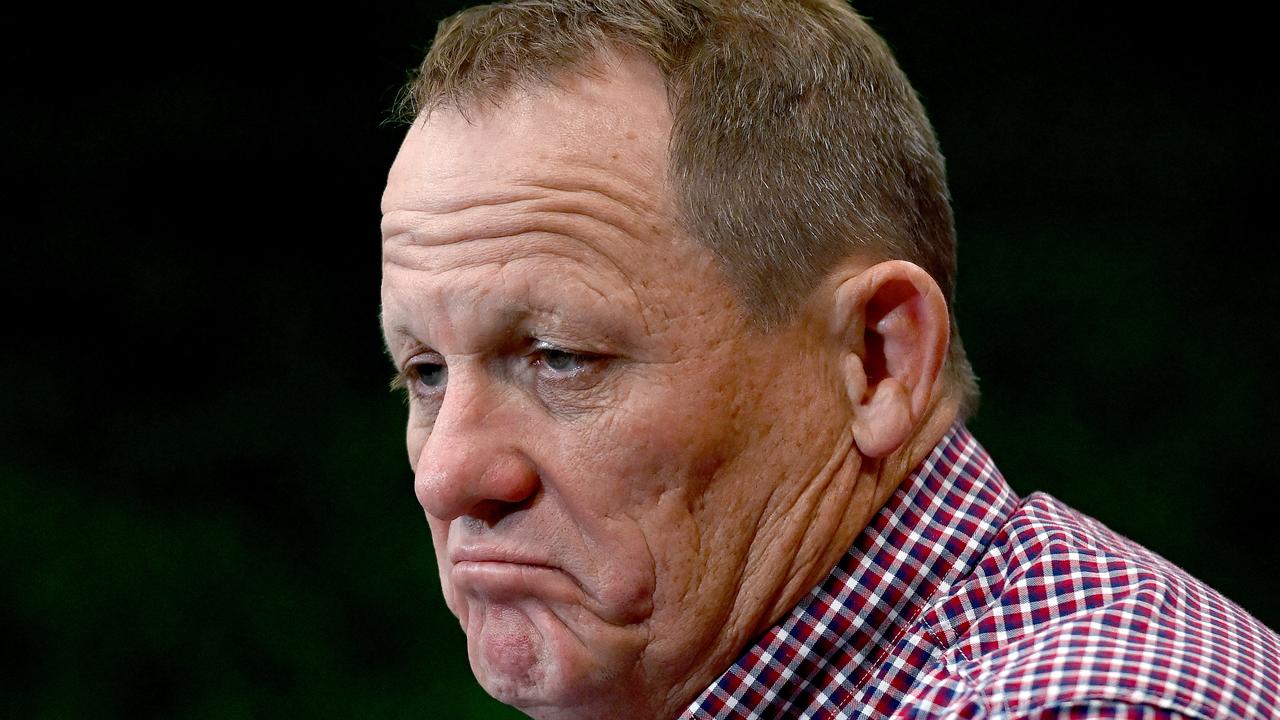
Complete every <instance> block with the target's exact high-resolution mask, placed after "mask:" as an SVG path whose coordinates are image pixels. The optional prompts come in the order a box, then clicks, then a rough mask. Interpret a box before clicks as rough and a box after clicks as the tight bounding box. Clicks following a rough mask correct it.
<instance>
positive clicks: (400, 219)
mask: <svg viewBox="0 0 1280 720" xmlns="http://www.w3.org/2000/svg"><path fill="white" fill-rule="evenodd" d="M411 102H412V109H413V111H414V114H415V116H416V120H415V121H414V123H413V126H412V127H411V128H410V130H409V132H408V134H407V136H406V138H405V141H404V144H403V146H402V148H401V151H400V154H399V156H398V157H397V159H396V161H395V164H394V166H393V167H392V169H391V172H390V176H389V179H388V185H387V189H386V193H385V195H384V198H383V212H384V216H383V238H384V240H383V261H384V262H383V268H384V276H383V293H382V301H383V323H384V331H385V334H386V339H387V345H388V348H389V351H390V353H391V355H392V357H393V359H394V361H395V363H396V365H397V368H398V369H399V380H400V382H401V383H402V384H403V385H404V387H405V388H406V389H407V391H408V394H409V397H410V414H409V426H408V437H407V440H408V449H409V460H410V463H411V465H412V466H413V468H414V472H415V490H416V493H417V496H418V499H419V501H420V502H421V504H422V506H423V509H424V510H425V512H426V515H427V520H428V523H429V525H430V527H431V531H432V537H433V541H434V544H435V549H436V554H437V559H438V562H439V570H440V579H441V585H442V587H443V590H444V595H445V599H446V601H447V603H448V605H449V607H450V609H451V610H452V611H453V612H454V613H455V614H456V615H457V616H458V619H459V621H460V622H461V624H462V627H463V629H464V630H465V632H466V635H467V641H468V651H469V657H470V661H471V666H472V669H473V671H474V672H475V674H476V676H477V678H478V679H479V681H480V683H481V684H482V685H483V686H484V687H485V689H486V690H487V691H489V692H490V693H491V694H492V695H494V696H495V697H497V698H498V699H500V700H502V701H504V702H507V703H510V704H512V705H515V706H516V707H519V708H521V709H522V710H524V711H525V712H527V713H528V714H530V715H532V716H534V717H539V718H605V717H608V718H613V717H618V718H671V717H685V718H694V717H697V718H702V717H762V718H772V717H822V718H827V717H855V716H857V717H1073V718H1075V717H1100V718H1101V717H1143V718H1170V717H1182V716H1186V717H1200V718H1217V717H1263V716H1264V715H1266V714H1268V713H1272V712H1274V711H1273V708H1274V707H1275V704H1276V702H1277V700H1278V699H1280V696H1278V693H1277V686H1278V683H1277V678H1278V677H1280V671H1278V670H1277V667H1278V666H1280V642H1278V641H1277V638H1276V637H1275V636H1274V635H1273V634H1272V633H1271V632H1270V631H1269V630H1267V629H1266V628H1265V627H1263V626H1262V625H1261V624H1259V623H1258V622H1257V621H1256V620H1254V619H1253V618H1251V617H1249V616H1248V615H1247V614H1246V613H1244V612H1243V611H1242V610H1240V609H1239V608H1238V607H1236V606H1234V605H1232V604H1231V603H1230V602H1229V601H1226V600H1224V599H1223V598H1221V597H1220V596H1219V595H1217V594H1216V593H1215V592H1214V591H1212V590H1210V589H1208V588H1206V587H1204V586H1203V585H1201V584H1199V583H1197V582H1196V581H1195V580H1193V579H1191V578H1189V577H1187V576H1186V575H1185V574H1183V573H1182V572H1181V571H1179V570H1178V569H1177V568H1174V567H1172V566H1170V565H1169V564H1168V563H1166V562H1165V561H1163V560H1161V559H1160V558H1158V557H1157V556H1155V555H1153V554H1151V553H1150V552H1148V551H1146V550H1144V549H1142V548H1140V547H1138V546H1136V545H1134V544H1132V543H1130V542H1129V541H1127V540H1125V539H1123V538H1121V537H1119V536H1117V535H1115V534H1114V533H1112V532H1110V531H1109V530H1107V529H1106V528H1104V527H1102V526H1101V525H1099V524H1097V523H1096V522H1095V521H1092V520H1090V519H1088V518H1086V517H1084V516H1081V515H1079V514H1078V513H1076V512H1074V511H1072V510H1070V509H1069V508H1067V507H1065V506H1063V505H1061V504H1060V503H1058V502H1057V501H1055V500H1053V499H1052V498H1050V497H1048V496H1044V495H1032V496H1031V497H1029V498H1026V499H1021V500H1020V499H1019V498H1018V497H1016V496H1015V495H1014V493H1013V492H1012V491H1011V490H1010V488H1009V486H1008V485H1007V484H1006V483H1005V482H1004V480H1003V478H1001V476H1000V474H999V472H998V471H997V470H996V468H995V466H994V464H993V463H992V461H991V460H990V458H989V457H988V456H987V455H986V453H985V452H984V451H983V449H982V448H981V446H979V445H978V443H977V442H976V441H975V440H974V438H973V437H972V436H971V435H970V434H969V433H968V431H967V430H966V429H965V427H964V424H963V422H964V419H965V418H966V417H967V416H968V414H969V413H970V412H971V411H972V409H973V407H974V405H975V403H976V387H975V384H974V381H973V375H972V373H971V371H970V370H969V367H968V364H967V362H966V360H965V358H964V351H963V348H962V346H961V344H960V341H959V336H958V334H957V331H956V326H955V322H954V318H953V317H952V315H951V313H950V310H949V299H950V298H951V297H952V285H953V279H954V274H955V260H954V253H955V250H954V231H953V228H952V221H951V214H950V209H949V201H948V196H947V191H946V185H945V180H944V175H943V166H942V160H941V157H940V155H939V154H938V151H937V146H936V142H935V140H934V138H933V134H932V131H931V129H930V128H929V125H928V122H927V120H926V119H925V116H924V113H923V110H922V109H921V107H920V105H919V103H918V101H917V100H916V97H915V95H914V92H913V91H912V89H911V87H910V85H909V84H908V83H907V80H906V78H905V77H904V76H903V75H902V73H901V71H900V70H899V69H898V68H897V66H896V64H895V62H894V61H893V58H892V56H891V55H890V53H889V51H888V50H887V48H886V47H885V45H884V43H883V42H882V41H881V40H880V39H879V38H878V37H877V36H876V35H875V34H874V33H873V32H872V31H871V30H870V29H869V28H868V27H867V26H866V25H865V24H864V23H863V22H862V21H861V20H860V19H859V18H858V17H857V16H856V15H855V14H854V13H853V12H852V10H851V9H850V8H848V7H846V6H845V5H843V4H842V3H840V2H838V0H806V1H804V2H799V1H791V2H787V1H784V0H746V1H743V2H731V1H728V0H726V1H724V2H716V1H712V0H699V1H693V0H633V1H631V2H625V1H623V0H597V1H595V2H587V1H585V0H526V1H523V2H514V3H510V4H507V5H501V6H484V7H478V8H473V9H471V10H468V11H465V12H463V13H461V14H459V15H457V16H455V17H454V18H452V19H450V20H448V21H446V22H444V23H443V24H442V25H441V27H440V30H439V33H438V34H437V37H436V41H435V44H434V46H433V47H432V49H431V51H430V53H429V54H428V56H427V58H426V60H425V61H424V63H423V66H422V69H421V73H420V75H419V77H418V78H417V79H416V80H415V82H414V84H413V86H412V88H411Z"/></svg>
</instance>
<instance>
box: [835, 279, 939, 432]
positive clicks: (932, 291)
mask: <svg viewBox="0 0 1280 720" xmlns="http://www.w3.org/2000/svg"><path fill="white" fill-rule="evenodd" d="M835 294H836V296H835V297H834V298H833V300H834V302H833V303H832V306H831V307H832V309H833V317H832V328H831V329H832V330H833V338H834V339H835V340H836V342H837V344H838V346H839V351H840V352H841V353H842V355H843V358H842V361H841V372H842V373H843V375H844V380H845V390H846V393H847V394H848V400H849V403H850V405H851V407H852V409H853V427H852V430H853V436H854V441H855V442H856V443H857V445H858V449H859V451H860V452H861V453H862V454H863V455H865V456H867V457H886V456H888V455H889V454H890V453H892V452H893V451H894V450H896V449H898V448H899V447H901V445H902V444H903V443H905V442H906V441H907V440H908V439H909V438H910V437H911V435H912V433H913V432H914V431H915V429H916V427H917V426H918V425H919V424H920V423H921V421H922V420H923V419H924V416H925V414H926V412H927V410H928V408H929V405H930V403H931V402H932V400H933V398H934V396H935V395H936V391H937V390H939V389H940V387H939V375H940V372H941V369H942V364H943V361H944V360H945V358H946V352H947V344H948V342H949V340H950V317H949V315H948V310H947V305H946V301H945V300H944V299H943V297H942V291H941V290H940V289H939V288H938V284H937V283H936V282H935V281H934V280H933V278H932V277H930V276H929V274H928V273H926V272H925V271H924V270H923V269H922V268H920V267H919V266H917V265H915V264H912V263H909V262H906V261H902V260H892V261H888V262H882V263H879V264H877V265H874V266H871V267H869V268H866V269H865V270H863V271H862V272H860V273H858V274H857V275H855V276H853V277H850V278H848V279H847V280H845V281H844V282H842V283H841V284H840V285H839V286H838V287H837V289H836V291H835Z"/></svg>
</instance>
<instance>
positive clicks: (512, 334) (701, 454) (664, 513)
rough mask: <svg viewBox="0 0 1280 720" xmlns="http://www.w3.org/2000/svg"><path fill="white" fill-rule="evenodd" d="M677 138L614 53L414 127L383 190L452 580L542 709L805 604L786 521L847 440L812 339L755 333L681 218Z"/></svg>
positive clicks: (481, 637)
mask: <svg viewBox="0 0 1280 720" xmlns="http://www.w3.org/2000/svg"><path fill="white" fill-rule="evenodd" d="M670 127H671V120H670V116H669V114H668V110H667V106H666V99H665V91H664V89H663V86H662V80H661V78H660V77H659V76H658V75H657V72H656V71H655V70H653V69H652V68H651V67H649V66H647V65H644V64H642V63H639V62H633V61H618V62H616V63H615V64H614V65H613V66H611V69H610V70H609V71H608V72H607V73H604V74H603V75H602V76H601V77H598V78H594V79H590V80H588V79H576V78H568V79H566V80H565V81H564V83H563V85H562V86H561V87H559V88H556V89H546V90H543V91H535V92H533V93H523V92H520V93H515V94H513V95H512V96H510V97H508V98H505V99H504V100H503V102H502V103H501V105H500V106H499V107H498V109H484V108H482V109H479V110H477V111H475V112H472V113H467V118H466V119H464V117H463V116H462V115H460V114H459V113H457V112H453V111H438V112H436V113H434V114H432V116H431V117H430V119H429V121H427V122H422V121H419V123H417V124H415V125H414V127H413V128H411V129H410V131H409V133H408V136H407V138H406V139H405V142H404V145H403V147H402V148H401V151H400V154H399V156H398V157H397V159H396V162H395V165H394V166H393V168H392V170H391V173H390V177H389V182H388V185H387V189H386V193H385V195H384V198H383V212H384V217H383V237H384V245H383V272H384V275H383V286H382V303H383V321H384V331H385V333H386V337H387V342H388V346H389V348H390V350H391V353H392V355H393V357H394V361H395V362H396V364H397V366H398V367H400V368H401V369H402V370H403V371H404V374H405V377H406V382H407V384H408V387H409V393H410V412H409V425H408V449H409V460H410V463H411V464H412V466H413V469H414V472H415V489H416V494H417V496H418V500H419V501H420V502H421V504H422V507H423V508H424V510H425V511H426V515H427V520H428V522H429V524H430V526H431V532H432V538H433V541H434V544H435V550H436V556H437V561H438V564H439V571H440V582H441V585H442V587H443V590H444V595H445V598H446V600H447V602H448V604H449V607H450V608H451V609H452V610H453V612H454V613H455V614H456V615H457V616H458V619H459V621H460V622H461V625H462V627H463V629H464V630H465V632H466V634H467V640H468V649H469V656H470V660H471V665H472V669H473V670H474V672H475V674H476V676H477V678H478V679H479V680H480V682H481V684H482V685H484V687H485V688H486V689H487V690H488V691H489V692H490V693H492V694H493V695H494V696H495V697H497V698H499V699H501V700H503V701H505V702H509V703H511V704H514V705H517V706H520V707H523V708H525V709H526V711H528V712H530V713H532V714H535V715H540V716H570V715H574V714H578V715H592V714H595V715H597V716H605V715H609V716H619V717H620V716H625V715H629V714H632V713H641V714H650V713H654V712H658V711H669V710H670V706H671V705H672V704H673V703H675V702H677V701H679V700H680V699H681V698H687V697H688V695H689V694H690V693H692V692H694V691H696V690H697V689H700V687H701V685H702V684H705V683H706V682H709V681H710V680H711V679H714V677H715V675H716V674H718V672H719V670H721V669H723V668H724V667H725V666H727V665H728V664H729V663H730V662H731V661H732V660H733V657H732V654H733V653H734V652H736V649H737V648H739V647H741V645H742V644H743V643H744V642H745V641H747V640H749V639H750V636H751V635H752V634H754V633H756V632H758V631H759V629H760V628H761V627H762V626H764V625H766V624H767V623H768V622H771V621H772V620H773V619H774V618H773V617H763V615H764V614H767V613H772V614H774V615H776V614H777V613H776V607H789V602H787V604H786V605H782V603H781V602H775V601H778V600H779V598H780V597H781V596H782V595H785V593H786V592H791V589H790V588H783V587H782V585H783V583H784V582H785V581H786V578H782V577H780V576H779V575H778V572H779V571H778V570H776V568H775V566H776V565H778V563H777V562H776V560H777V558H776V557H773V556H772V554H773V553H775V552H777V549H776V548H771V547H770V546H769V544H768V539H769V535H770V532H771V529H772V528H774V527H775V526H776V524H777V523H779V522H782V518H783V517H784V516H785V515H786V513H787V511H788V509H789V508H790V507H791V505H793V504H794V502H795V497H794V495H795V493H793V491H792V489H791V487H792V485H793V484H795V485H798V483H790V482H789V481H791V480H792V479H794V478H797V477H801V476H803V477H811V476H813V475H815V474H817V473H819V472H820V470H821V466H822V465H823V464H824V463H825V462H826V461H827V459H828V457H827V455H825V454H823V453H826V452H828V451H829V450H830V448H831V447H832V446H834V445H835V444H836V439H835V435H836V433H838V430H833V429H832V427H831V426H832V424H833V423H831V422H830V419H831V418H833V417H835V416H837V415H838V414H839V412H838V410H837V409H836V407H835V406H834V404H833V400H831V399H829V398H834V397H836V396H837V395H838V394H839V391H838V387H837V386H835V385H833V383H834V382H838V381H836V380H832V378H835V377H836V376H835V375H834V374H832V373H831V372H829V368H827V367H826V365H825V364H824V360H823V359H822V358H823V355H822V353H821V352H819V351H818V349H817V348H816V347H815V346H814V341H812V340H810V339H809V338H810V337H811V336H812V333H810V332H808V330H807V329H806V328H805V327H803V323H797V324H796V325H795V326H793V327H792V328H789V329H784V330H780V331H776V332H772V333H768V334H762V333H758V332H754V331H752V330H751V329H750V326H749V325H748V323H747V321H746V318H745V315H744V313H743V311H742V309H741V308H740V306H739V304H738V301H737V300H736V298H735V295H734V293H733V292H732V291H731V289H730V288H729V286H728V285H727V284H726V281H725V279H724V277H723V276H722V274H721V273H720V271H719V270H718V267H717V265H716V263H715V261H714V259H713V258H712V256H711V254H710V252H709V251H707V250H706V249H705V248H703V247H702V246H700V245H698V244H697V243H696V242H694V241H692V240H690V239H689V238H687V237H686V236H685V235H684V234H683V233H682V232H681V231H680V230H678V229H677V227H676V225H675V223H673V222H672V220H671V217H672V212H671V201H670V198H669V196H668V192H667V190H666V189H665V186H664V173H665V162H666V161H665V155H666V147H667V139H668V136H669V133H670ZM799 408H803V411H801V410H799ZM804 448H809V449H808V450H805V449H804ZM813 448H819V450H818V451H817V452H814V451H813ZM797 492H798V491H797ZM805 588H807V586H805ZM793 601H794V598H792V599H791V600H790V602H793ZM784 602H785V601H784ZM604 708H607V710H606V709H604ZM602 712H603V714H601V713H602Z"/></svg>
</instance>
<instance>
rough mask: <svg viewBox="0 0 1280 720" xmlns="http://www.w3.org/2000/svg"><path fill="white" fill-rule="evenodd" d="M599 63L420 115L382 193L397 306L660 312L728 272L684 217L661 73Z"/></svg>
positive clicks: (638, 65)
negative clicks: (675, 195)
mask: <svg viewBox="0 0 1280 720" xmlns="http://www.w3.org/2000/svg"><path fill="white" fill-rule="evenodd" d="M598 70H599V72H597V73H592V74H591V75H588V76H578V75H574V76H566V77H565V78H563V79H562V81H561V82H560V83H559V84H558V85H556V86H554V87H548V88H541V89H534V90H527V91H517V92H513V93H510V94H509V95H508V96H507V97H505V98H502V100H501V102H500V103H498V104H496V105H493V106H487V107H482V108H479V109H477V110H475V111H470V112H465V113H463V112H457V111H453V110H440V111H437V112H434V113H432V114H431V116H430V117H429V118H427V119H426V120H422V119H420V120H419V121H418V122H416V123H415V124H414V125H413V127H412V128H410V130H409V132H408V134H407V135H406V138H405V141H404V144H403V145H402V147H401V150H400V153H399V155H398V156H397V158H396V161H395V163H394V165H393V166H392V169H391V172H390V173H389V176H388V183H387V188H386V191H385V192H384V194H383V222H382V226H383V227H382V229H383V259H384V263H383V267H384V276H383V303H384V315H392V316H395V315H399V316H401V317H400V318H394V317H393V318H392V320H393V321H395V322H398V323H400V324H403V323H402V322H401V321H402V320H403V316H404V315H414V314H416V315H427V316H439V315H456V314H458V313H464V314H467V313H469V315H470V316H476V315H478V314H485V315H486V318H487V319H488V320H491V321H492V320H493V319H494V318H500V317H510V316H512V315H513V314H519V313H520V312H528V311H537V312H542V313H543V314H546V315H555V314H556V313H557V312H558V311H559V309H558V306H557V303H558V302H559V301H560V300H563V301H564V302H566V303H573V302H577V303H578V307H583V306H591V310H592V312H595V313H596V314H597V315H609V314H612V315H614V316H618V315H620V314H627V313H630V314H631V315H633V316H638V317H640V319H641V321H642V324H645V325H647V324H648V316H651V315H656V316H662V317H671V316H672V314H673V313H674V312H676V307H675V306H678V305H687V304H688V297H687V296H689V295H691V294H696V293H699V292H700V291H703V290H706V288H707V282H708V280H711V279H715V278H718V270H716V269H715V268H714V262H713V260H712V259H711V255H710V253H709V252H708V251H707V250H706V249H705V248H702V247H701V246H700V245H698V244H697V243H695V242H692V241H690V240H689V239H688V238H687V236H686V235H684V234H683V233H682V232H681V231H680V230H679V229H678V227H677V224H676V223H675V222H673V221H672V220H671V217H672V213H671V212H670V210H669V208H670V203H669V198H668V193H667V189H666V186H665V170H666V152H667V142H668V138H669V136H670V130H671V118H670V114H669V111H668V108H667V102H666V94H665V87H664V85H663V81H662V78H661V76H660V75H659V73H658V71H657V70H656V69H655V68H653V67H652V66H651V65H649V64H647V63H644V62H641V61H638V60H629V59H619V58H611V59H609V60H608V61H607V64H605V65H602V66H601V67H600V68H598ZM602 299H604V302H601V300H602ZM664 304H665V305H666V306H667V307H664ZM451 323H452V320H449V324H451Z"/></svg>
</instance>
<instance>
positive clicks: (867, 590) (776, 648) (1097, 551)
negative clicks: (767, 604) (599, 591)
mask: <svg viewBox="0 0 1280 720" xmlns="http://www.w3.org/2000/svg"><path fill="white" fill-rule="evenodd" d="M1278 704H1280V638H1277V637H1276V635H1275V634H1274V633H1272V632H1271V631H1270V630H1268V629H1267V628H1266V627H1265V626H1263V625H1262V624H1261V623H1259V622H1258V621H1257V620H1255V619H1254V618H1253V617H1251V616H1249V615H1248V614H1247V613H1246V612H1244V611H1243V610H1241V609H1240V608H1239V607H1237V606H1236V605H1235V604H1233V603H1232V602H1231V601H1229V600H1226V599H1225V598H1223V597H1222V596H1221V595H1219V594H1218V593H1217V592H1215V591H1213V590H1212V589H1210V588H1208V587H1206V586H1204V585H1203V584H1201V583H1200V582H1198V581H1196V580H1195V579H1193V578H1191V577H1190V576H1188V575H1187V574H1186V573H1185V572H1183V571H1182V570H1180V569H1178V568H1177V567H1174V566H1173V565H1172V564H1170V563H1169V562H1168V561H1167V560H1164V559H1163V558H1161V557H1159V556H1157V555H1155V554H1154V553H1152V552H1151V551H1149V550H1146V549H1144V548H1142V547H1140V546H1139V545H1137V544H1135V543H1133V542H1132V541H1130V540H1127V539H1125V538H1123V537H1121V536H1119V535H1117V534H1116V533H1114V532H1112V531H1111V530H1108V529H1107V528H1106V527H1104V526H1103V525H1102V524H1100V523H1099V522H1098V521H1096V520H1093V519H1092V518H1089V517H1086V516H1084V515H1081V514H1080V513H1078V512H1076V511H1074V510H1072V509H1071V508H1069V507H1067V506H1065V505H1063V504H1062V503H1061V502H1059V501H1057V500H1055V499H1054V498H1052V497H1050V496H1048V495H1045V494H1042V493H1035V494H1033V495H1031V496H1029V497H1027V498H1026V499H1024V500H1019V498H1018V497H1017V495H1015V494H1014V492H1013V491H1012V490H1011V489H1010V488H1009V486H1008V484H1006V483H1005V481H1004V478H1003V477H1001V475H1000V473H999V471H998V470H996V467H995V465H994V464H993V463H992V461H991V458H990V457H989V456H988V455H987V453H986V451H985V450H983V449H982V447H981V446H980V445H979V444H978V443H977V441H976V440H974V439H973V436H972V435H970V434H969V432H968V431H967V430H966V429H965V428H964V427H963V426H962V425H959V424H957V425H956V426H954V427H952V428H951V430H950V431H949V432H948V433H947V436H946V437H945V438H943V440H942V441H941V442H940V443H938V446H937V447H935V448H934V449H933V452H932V453H931V454H930V455H929V457H928V458H927V459H926V460H925V461H924V463H923V464H922V465H921V467H920V468H918V469H917V470H916V471H915V472H914V473H913V474H912V475H911V476H910V477H909V478H908V479H906V480H905V481H904V482H903V483H902V485H901V487H899V488H898V490H897V492H896V493H895V494H894V495H893V498H892V499H891V500H890V501H889V502H888V503H887V504H886V505H885V507H884V508H883V509H881V510H880V512H879V513H878V514H877V515H876V517H875V518H874V519H873V520H872V522H871V524H870V525H869V526H868V527H867V529H866V530H864V531H863V532H862V534H861V535H860V536H859V537H858V539H857V540H856V541H855V542H854V545H853V547H852V548H851V549H850V550H849V552H848V553H846V554H845V555H844V557H843V558H842V559H841V560H840V562H839V564H838V565H837V566H836V568H835V569H834V570H832V571H831V574H830V575H829V576H828V577H827V579H826V580H824V581H823V582H822V583H821V584H820V585H819V586H818V587H816V588H814V589H813V591H812V592H810V593H809V595H808V596H807V597H805V599H804V600H802V601H801V602H800V603H799V604H798V605H797V606H796V607H795V609H793V610H792V611H791V613H790V614H789V615H787V616H786V617H784V618H783V619H782V620H781V621H779V623H778V624H777V625H776V626H774V627H773V628H772V629H770V630H769V631H767V632H766V633H765V634H764V635H763V637H761V638H760V639H759V640H758V641H757V642H756V643H755V644H754V645H752V646H751V647H750V648H748V649H747V651H746V652H745V653H744V654H743V655H742V656H741V658H739V660H738V661H737V662H736V663H735V664H734V665H733V667H731V668H729V669H728V670H727V671H725V673H724V674H723V675H721V676H720V678H719V679H717V680H716V681H715V682H714V683H712V685H711V686H710V687H708V688H707V689H706V690H705V691H703V693H702V695H701V696H700V697H698V699H697V700H696V701H694V703H693V704H692V705H690V706H689V708H688V709H687V710H686V711H685V712H684V714H683V715H681V718H686V719H690V720H692V719H693V718H699V719H701V718H793V717H795V718H824V719H825V718H1037V719H1043V720H1048V719H1050V718H1064V719H1065V718H1181V717H1186V718H1202V719H1208V718H1215V719H1216V718H1241V719H1243V718H1280V707H1278Z"/></svg>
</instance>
